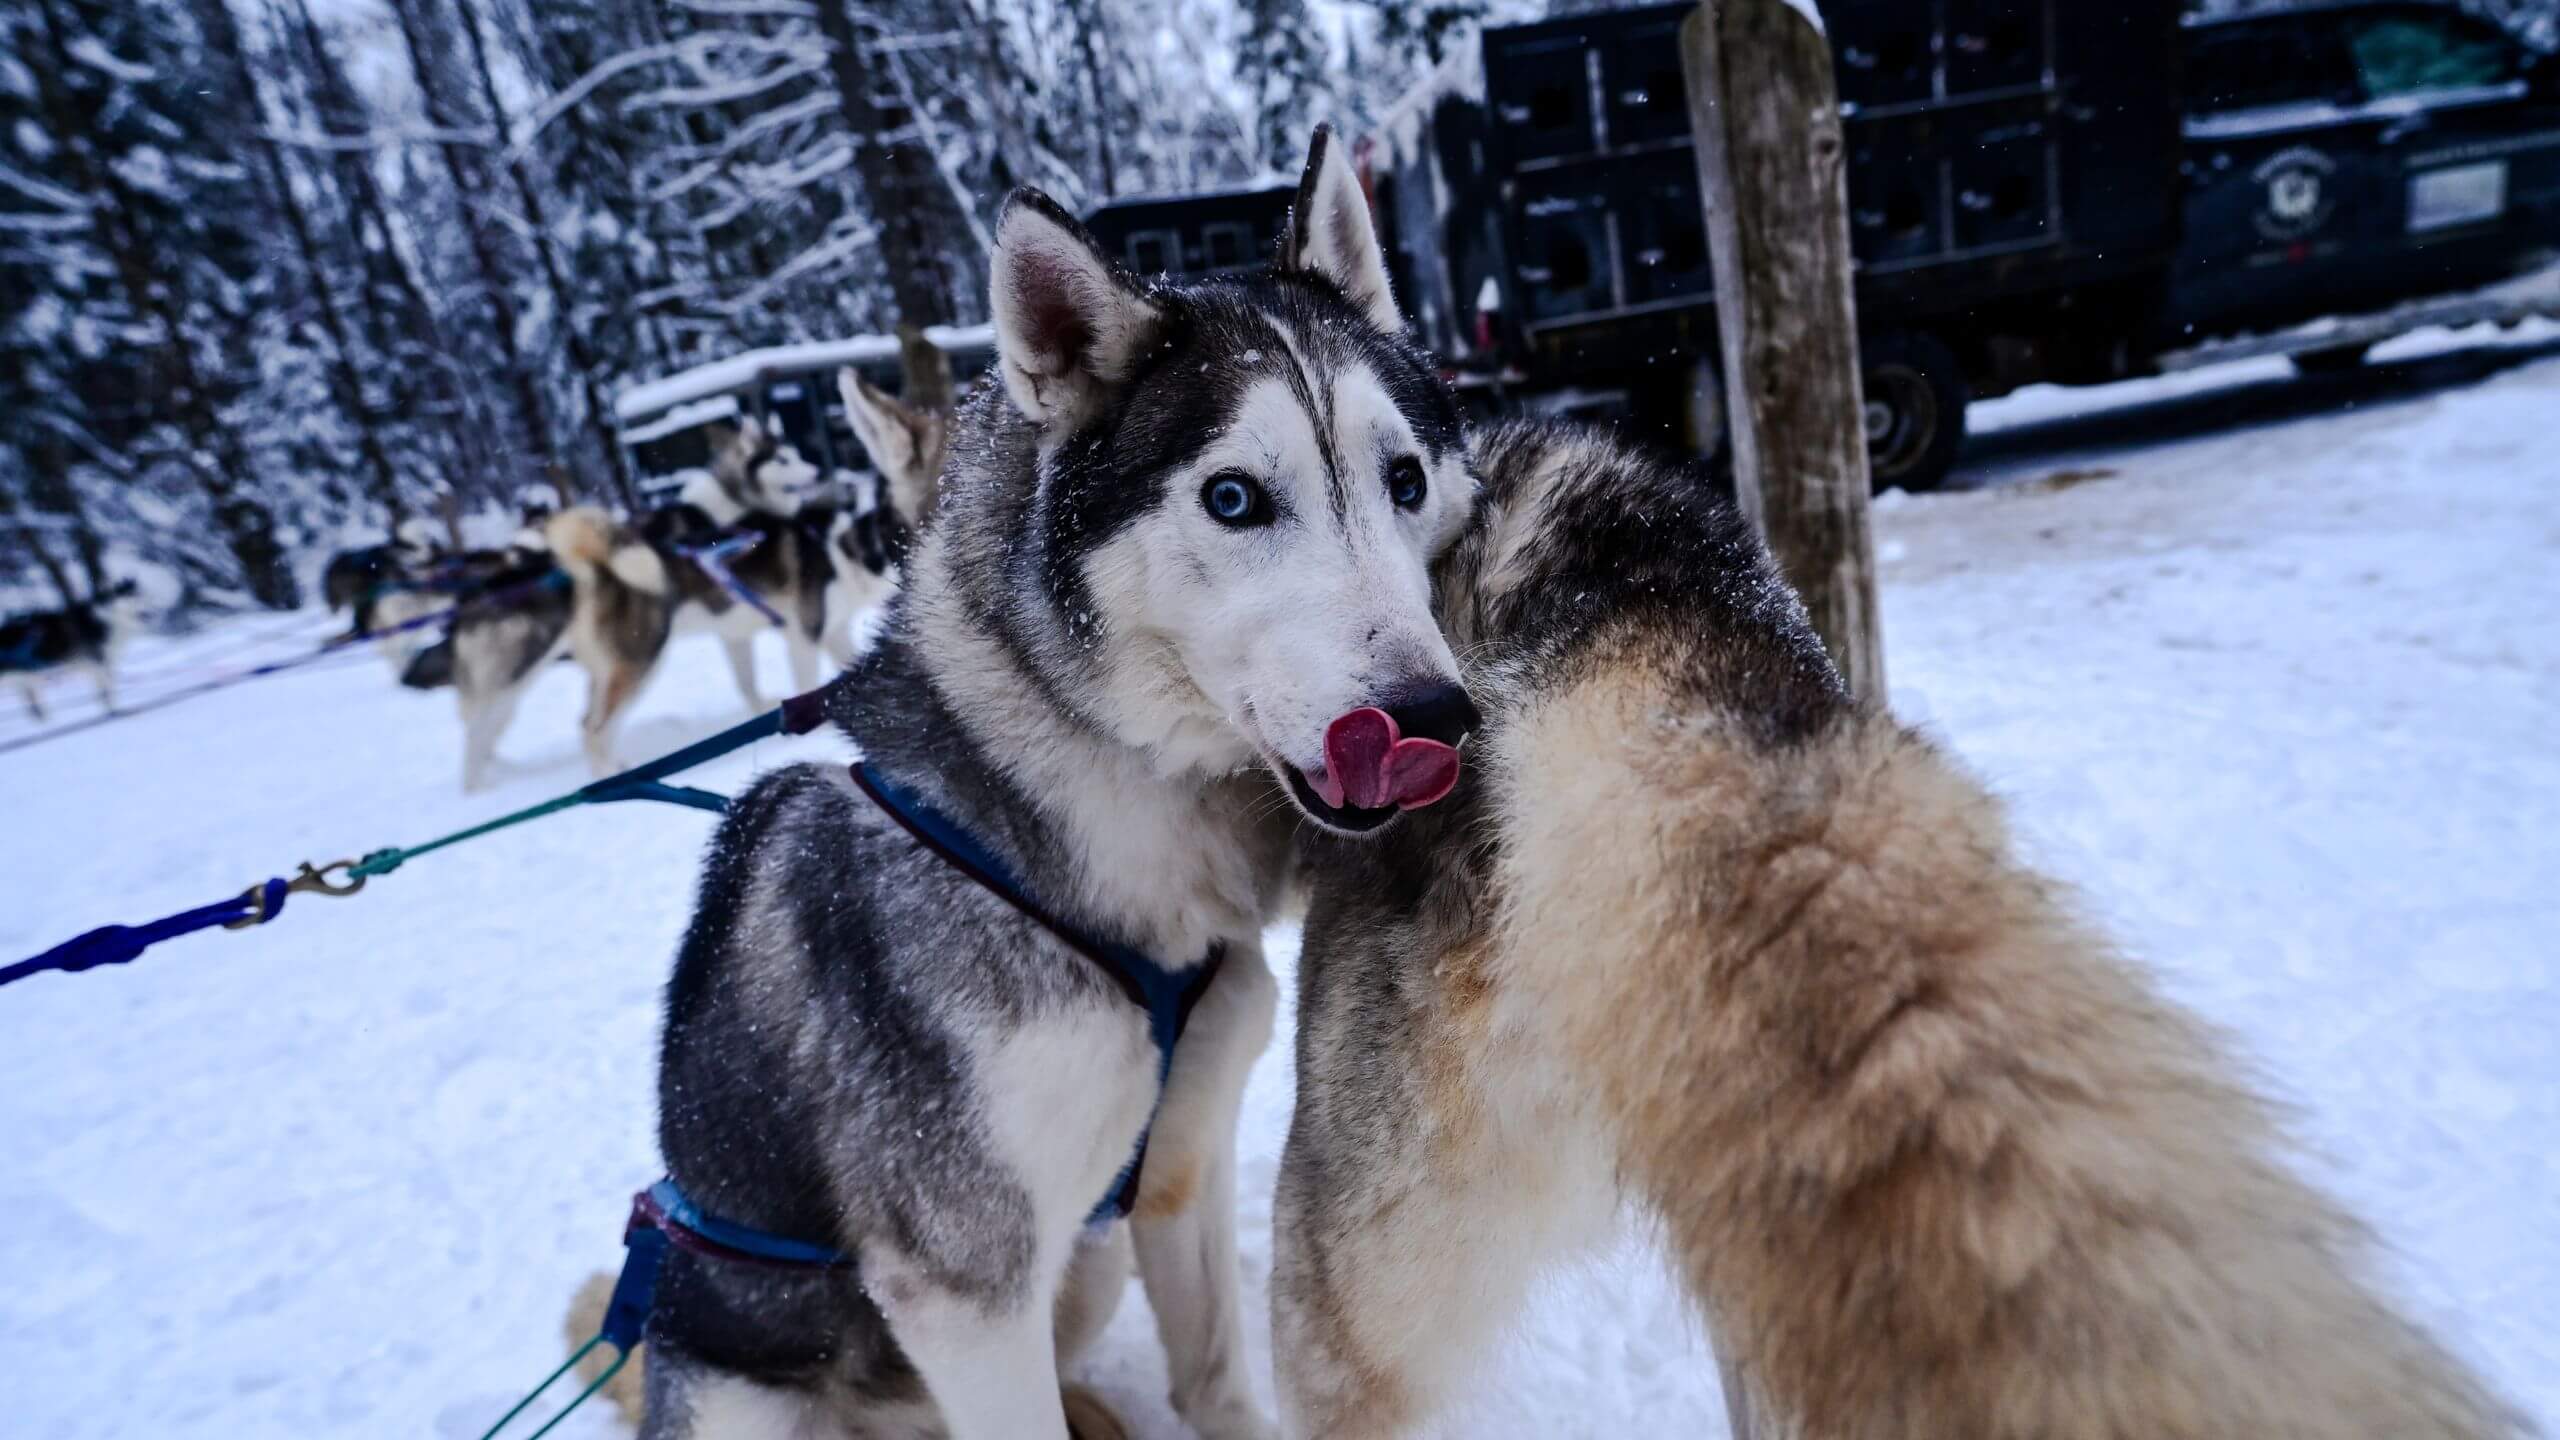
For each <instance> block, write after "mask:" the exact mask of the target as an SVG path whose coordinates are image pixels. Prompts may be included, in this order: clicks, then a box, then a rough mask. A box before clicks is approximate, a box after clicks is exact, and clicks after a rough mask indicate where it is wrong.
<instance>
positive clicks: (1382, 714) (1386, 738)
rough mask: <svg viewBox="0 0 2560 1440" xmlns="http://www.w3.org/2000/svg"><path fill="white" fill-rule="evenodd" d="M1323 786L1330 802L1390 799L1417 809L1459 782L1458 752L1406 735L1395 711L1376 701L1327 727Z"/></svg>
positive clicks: (1376, 803) (1368, 806) (1366, 805)
mask: <svg viewBox="0 0 2560 1440" xmlns="http://www.w3.org/2000/svg"><path fill="white" fill-rule="evenodd" d="M1324 763H1325V772H1326V773H1325V779H1326V781H1327V782H1329V783H1327V784H1325V785H1323V786H1321V787H1319V793H1321V792H1323V791H1332V790H1339V791H1340V792H1341V798H1339V799H1336V798H1335V797H1334V796H1333V795H1332V794H1325V795H1324V799H1325V802H1326V803H1327V804H1331V805H1344V804H1347V805H1350V806H1352V807H1353V808H1355V809H1360V810H1377V809H1383V808H1384V807H1386V806H1389V805H1398V806H1402V807H1403V808H1405V809H1407V810H1419V809H1421V808H1422V807H1423V806H1425V805H1429V804H1433V803H1435V802H1437V801H1438V800H1440V799H1441V798H1442V797H1444V796H1446V795H1447V794H1448V793H1449V792H1450V790H1452V789H1454V788H1455V787H1456V786H1457V783H1458V752H1457V751H1456V750H1455V749H1453V748H1451V747H1450V746H1447V745H1443V744H1441V743H1440V742H1439V741H1437V740H1425V739H1421V738H1420V737H1415V738H1413V739H1406V738H1405V737H1404V736H1403V735H1402V733H1401V732H1399V731H1398V730H1397V728H1396V722H1395V717H1394V716H1392V715H1389V714H1388V713H1387V712H1386V711H1384V710H1380V709H1378V708H1376V707H1375V706H1370V707H1366V708H1363V709H1359V710H1354V711H1352V712H1351V713H1350V714H1348V715H1344V716H1342V717H1341V718H1339V719H1337V720H1335V721H1334V722H1333V723H1332V724H1331V725H1329V726H1327V727H1325V732H1324Z"/></svg>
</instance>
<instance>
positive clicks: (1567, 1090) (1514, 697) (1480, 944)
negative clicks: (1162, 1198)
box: [1272, 423, 2525, 1440]
mask: <svg viewBox="0 0 2560 1440" xmlns="http://www.w3.org/2000/svg"><path fill="white" fill-rule="evenodd" d="M1475 450H1476V457H1477V459H1476V465H1477V470H1478V473H1479V474H1480V475H1481V476H1482V477H1483V480H1484V484H1485V491H1484V499H1485V508H1484V512H1483V515H1482V518H1481V521H1480V523H1479V524H1478V526H1477V527H1476V529H1475V531H1474V532H1473V534H1472V535H1471V536H1470V538H1468V539H1467V540H1466V541H1464V542H1463V543H1462V544H1461V545H1460V546H1459V547H1458V549H1457V550H1456V551H1455V552H1454V553H1453V554H1452V555H1451V557H1450V558H1449V560H1448V561H1447V562H1446V563H1445V564H1444V565H1443V566H1442V567H1441V569H1440V572H1439V579H1438V587H1439V597H1438V608H1439V613H1440V615H1441V618H1442V622H1443V624H1444V626H1445V627H1446V631H1447V635H1448V639H1449V642H1450V644H1451V645H1452V646H1453V647H1454V648H1455V649H1456V650H1457V652H1458V653H1459V654H1461V655H1465V656H1467V657H1468V680H1469V684H1470V685H1471V687H1472V688H1473V690H1474V693H1475V694H1476V695H1477V696H1478V697H1479V698H1480V699H1481V700H1482V701H1483V703H1484V705H1485V708H1486V728H1485V731H1484V733H1483V734H1482V735H1481V736H1480V737H1479V739H1480V741H1481V744H1480V746H1479V748H1478V749H1477V750H1476V752H1475V756H1474V760H1473V762H1472V763H1473V766H1474V768H1475V770H1476V776H1475V779H1474V781H1473V783H1472V784H1470V785H1467V786H1464V787H1462V788H1461V789H1460V790H1459V792H1458V793H1457V795H1456V796H1455V797H1453V799H1452V801H1451V802H1449V803H1446V804H1443V805H1441V806H1439V807H1435V808H1434V809H1433V810H1431V811H1427V812H1424V813H1423V814H1420V815H1417V816H1414V817H1413V818H1412V821H1411V822H1410V823H1408V824H1407V825H1406V826H1405V827H1404V828H1402V829H1401V830H1399V831H1398V832H1396V833H1393V834H1390V835H1388V836H1385V837H1383V838H1382V839H1380V840H1379V841H1377V842H1376V843H1374V844H1371V845H1368V846H1349V845H1343V844H1339V843H1333V842H1320V843H1319V844H1318V846H1317V849H1318V850H1319V852H1320V853H1318V854H1317V855H1316V856H1315V865H1316V870H1317V882H1316V893H1315V900H1314V904H1313V908H1312V911H1311V913H1310V915H1309V919H1308V922H1307V927H1306V939H1305V949H1304V955H1303V959H1302V961H1301V965H1300V970H1299V993H1300V1000H1299V1007H1298V1015H1299V1024H1300V1032H1299V1042H1298V1070H1297V1074H1298V1088H1297V1111H1296V1115H1295V1118H1294V1121H1293V1123H1292V1125H1291V1129H1290V1134H1289V1140H1288V1146H1287V1152H1286V1156H1285V1158H1284V1160H1283V1163H1282V1170H1281V1176H1280V1185H1279V1194H1278V1200H1277V1211H1276V1215H1275V1220H1274V1228H1275V1231H1276V1233H1277V1253H1276V1256H1275V1273H1274V1276H1273V1286H1272V1295H1273V1330H1274V1337H1275V1344H1276V1346H1277V1351H1278V1363H1279V1370H1280V1377H1281V1390H1282V1410H1283V1414H1284V1416H1285V1417H1286V1420H1287V1425H1288V1429H1289V1431H1290V1433H1291V1434H1294V1435H1302V1436H1324V1437H1328V1440H1380V1437H1388V1436H1403V1435H1409V1434H1413V1433H1415V1432H1416V1430H1417V1429H1418V1428H1419V1427H1421V1426H1423V1425H1424V1424H1426V1423H1427V1422H1428V1420H1429V1419H1430V1418H1431V1417H1432V1416H1433V1415H1434V1414H1435V1413H1436V1412H1437V1411H1438V1410H1439V1409H1440V1408H1441V1407H1442V1405H1443V1403H1444V1402H1445V1401H1446V1400H1447V1399H1448V1398H1449V1397H1450V1395H1451V1394H1452V1393H1453V1392H1454V1391H1455V1389H1456V1388H1457V1386H1458V1385H1459V1383H1460V1381H1461V1380H1462V1379H1463V1378H1464V1376H1465V1374H1466V1372H1467V1369H1468V1367H1469V1366H1470V1364H1471V1363H1472V1362H1474V1361H1475V1360H1476V1359H1478V1358H1479V1357H1480V1356H1481V1355H1482V1353H1483V1351H1484V1350H1485V1349H1486V1348H1487V1347H1488V1345H1490V1343H1491V1342H1492V1341H1493V1339H1494V1338H1495V1336H1496V1335H1497V1333H1498V1332H1499V1331H1500V1330H1501V1329H1502V1327H1503V1326H1504V1324H1505V1322H1506V1321H1507V1320H1508V1319H1509V1318H1510V1317H1511V1316H1512V1315H1513V1314H1514V1313H1516V1311H1517V1309H1518V1308H1519V1305H1520V1303H1521V1300H1522V1296H1523V1293H1524V1291H1525V1289H1526V1288H1527V1286H1528V1284H1529V1282H1530V1281H1531V1279H1532V1278H1533V1277H1534V1276H1535V1275H1536V1274H1537V1273H1538V1272H1539V1270H1540V1269H1541V1268H1542V1266H1543V1265H1544V1263H1545V1262H1546V1261H1548V1260H1549V1259H1550V1258H1552V1257H1555V1256H1558V1255H1560V1254H1562V1253H1564V1252H1566V1251H1568V1250H1570V1249H1572V1248H1574V1247H1575V1246H1577V1245H1579V1244H1581V1243H1583V1242H1585V1241H1588V1240H1591V1239H1593V1238H1596V1237H1597V1236H1598V1235H1600V1234H1602V1233H1605V1232H1606V1230H1607V1229H1608V1227H1609V1222H1610V1220H1611V1217H1612V1216H1613V1214H1614V1212H1615V1210H1616V1208H1617V1204H1618V1201H1619V1200H1620V1198H1621V1197H1622V1196H1623V1197H1625V1198H1627V1199H1631V1200H1633V1201H1635V1202H1636V1203H1637V1204H1638V1205H1639V1206H1640V1207H1642V1208H1643V1209H1644V1210H1646V1211H1649V1212H1650V1213H1651V1214H1652V1215H1653V1216H1654V1217H1656V1218H1657V1219H1658V1220H1659V1222H1660V1224H1661V1226H1662V1230H1663V1233H1664V1235H1665V1238H1666V1240H1667V1242H1668V1248H1669V1250H1670V1253H1671V1257H1672V1260H1673V1263H1674V1265H1675V1266H1676V1268H1677V1270H1678V1273H1679V1277H1680V1279H1681V1281H1682V1282H1683V1283H1684V1284H1685V1286H1686V1288H1687V1290H1688V1293H1689V1295H1690V1297H1691V1298H1692V1299H1693V1300H1694V1301H1695V1302H1696V1304H1697V1306H1698V1309H1699V1312H1700V1315H1701V1317H1702V1318H1703V1319H1704V1320H1705V1321H1706V1323H1707V1326H1708V1328H1709V1329H1710V1330H1711V1331H1712V1333H1713V1335H1714V1337H1715V1340H1716V1342H1717V1345H1718V1348H1719V1350H1720V1351H1721V1352H1722V1354H1723V1355H1724V1357H1725V1359H1726V1360H1727V1362H1728V1364H1729V1369H1728V1376H1729V1377H1732V1376H1736V1375H1738V1376H1739V1377H1740V1382H1741V1383H1740V1385H1739V1387H1738V1388H1739V1389H1740V1390H1741V1392H1742V1393H1744V1394H1747V1395H1748V1396H1749V1397H1750V1401H1751V1408H1752V1409H1753V1410H1754V1411H1755V1412H1756V1413H1757V1415H1758V1417H1759V1423H1760V1425H1761V1427H1762V1429H1763V1431H1764V1433H1772V1434H1777V1435H1784V1436H1797V1437H1806V1440H1920V1437H1964V1440H2240V1437H2273V1436H2285V1437H2290V1440H2457V1437H2458V1440H2491V1437H2509V1436H2516V1435H2519V1434H2521V1433H2523V1432H2524V1430H2525V1426H2524V1425H2523V1424H2522V1422H2520V1421H2519V1419H2518V1418H2517V1417H2516V1416H2515V1415H2514V1414H2513V1413H2511V1412H2510V1411H2509V1410H2508V1409H2507V1408H2506V1407H2505V1406H2504V1405H2503V1404H2502V1403H2501V1402H2500V1401H2499V1400H2498V1399H2496V1398H2495V1397H2493V1396H2492V1395H2491V1394H2490V1393H2489V1392H2488V1391H2487V1390H2486V1389H2485V1388H2484V1387H2483V1385H2482V1384H2481V1382H2480V1381H2479V1380H2478V1379H2476V1378H2475V1377H2474V1376H2473V1375H2472V1374H2471V1373H2470V1372H2469V1371H2468V1370H2467V1369H2466V1368H2465V1367H2464V1366H2463V1365H2462V1364H2461V1363H2460V1362H2459V1361H2458V1360H2456V1359H2455V1358H2454V1357H2453V1356H2452V1355H2450V1354H2448V1353H2447V1352H2446V1350H2445V1349H2444V1348H2443V1347H2442V1346H2440V1345H2439V1344H2437V1343H2436V1341H2434V1340H2433V1339H2431V1338H2430V1337H2429V1336H2427V1335H2426V1334H2425V1333H2424V1332H2423V1331H2421V1330H2420V1329H2419V1328H2418V1327H2417V1326H2416V1325H2414V1324H2412V1323H2410V1322H2409V1321H2408V1320H2407V1319H2406V1318H2404V1317H2403V1316H2401V1315H2400V1314H2398V1313H2396V1312H2395V1310H2394V1308H2393V1306H2392V1305H2391V1304H2390V1302H2389V1301H2388V1300H2387V1299H2386V1298H2385V1296H2384V1295H2383V1294H2382V1293H2381V1292H2380V1291H2379V1289H2378V1288H2377V1286H2376V1284H2375V1282H2374V1280H2373V1278H2372V1276H2371V1271H2370V1261H2369V1256H2368V1248H2369V1247H2368V1241H2367V1237H2366V1235H2365V1232H2364V1231H2363V1230H2362V1228H2361V1227H2360V1226H2358V1225H2357V1223H2356V1222H2355V1221H2354V1220H2353V1219H2351V1218H2350V1217H2348V1216H2347V1215H2345V1214H2344V1213H2342V1212H2341V1211H2340V1210H2339V1209H2338V1207H2337V1206H2336V1205H2334V1204H2332V1203H2331V1202H2330V1201H2329V1200H2327V1199H2326V1198H2324V1197H2323V1196H2321V1195H2319V1194H2318V1193H2316V1192H2314V1191H2313V1190H2312V1189H2311V1188H2310V1187H2309V1186H2308V1185H2306V1184H2304V1183H2303V1181H2302V1180H2301V1179H2300V1178H2298V1177H2297V1176H2296V1174H2295V1173H2294V1171H2293V1169H2292V1168H2291V1166H2290V1165H2289V1164H2288V1163H2287V1157H2286V1146H2285V1142H2284V1139H2283V1137H2282V1135H2281V1133H2280V1131H2279V1127H2278V1125H2277V1123H2276V1120H2275V1117H2274V1116H2273V1114H2272V1113H2271V1112H2270V1109H2269V1107H2268V1105H2267V1104H2266V1102H2265V1101H2263V1100H2261V1099H2260V1098H2259V1097H2258V1096H2257V1095H2255V1094H2253V1093H2252V1092H2251V1091H2250V1089H2249V1088H2248V1087H2247V1086H2246V1085H2245V1084H2244V1083H2243V1081H2242V1079H2241V1078H2240V1071H2239V1067H2238V1066H2237V1065H2236V1064H2235V1063H2234V1061H2233V1059H2232V1058H2231V1056H2230V1054H2229V1053H2228V1049H2227V1046H2226V1045H2225V1043H2224V1042H2223V1041H2222V1040H2221V1038H2220V1037H2218V1036H2216V1035H2215V1034H2213V1033H2212V1032H2211V1031H2210V1030H2209V1029H2208V1028H2207V1027H2206V1026H2205V1025H2204V1024H2203V1023H2201V1022H2200V1021H2198V1020H2197V1019H2196V1018H2195V1017H2194V1016H2192V1015H2190V1014H2188V1013H2186V1012H2185V1011H2183V1010H2182V1009H2180V1008H2179V1007H2178V1006H2177V1005H2175V1004H2174V1003H2172V1002H2171V1001H2169V1000H2168V999H2167V998H2166V997H2164V996H2163V995H2162V994H2161V993H2160V991H2159V987H2158V986H2157V984H2156V983H2155V982H2154V981H2153V979H2152V978H2151V977H2150V976H2149V975H2147V974H2146V973H2144V972H2143V971H2142V970H2140V969H2138V968H2136V967H2135V966H2133V965H2132V964H2130V963H2128V962H2127V961H2126V960H2124V959H2123V958H2122V957H2121V956H2119V955H2118V953H2117V952H2116V951H2115V949H2114V948H2113V947H2112V946H2111V945H2110V944H2109V943H2108V942H2107V941H2106V940H2105V939H2104V938H2103V937H2102V936H2101V935H2099V934H2098V933H2097V932H2096V931H2095V930H2094V929H2093V928H2092V927H2091V926H2090V925H2089V924H2088V923H2087V922H2086V921H2085V920H2084V919H2082V918H2081V917H2080V916H2079V915H2078V914H2077V913H2076V911H2075V907H2074V905H2073V904H2072V902H2071V900H2070V898H2069V897H2068V896H2067V895H2066V894H2064V893H2063V892H2062V890H2061V888H2060V887H2059V886H2057V885H2056V884H2054V883H2053V882H2052V881H2050V880H2048V879H2046V878H2045V877H2043V876H2041V875H2039V874H2037V873H2036V872H2034V871H2033V870H2031V869H2029V868H2027V867H2026V866H2025V865H2024V864H2023V863H2021V862H2020V860H2019V859H2018V858H2017V854H2016V850H2015V847H2014V845H2013V844H2012V842H2011V840H2010V837H2009V834H2008V830H2007V825H2006V822H2005V820H2004V819H2003V816H2002V814H2001V809H2000V805H1999V803H1998V802H1997V801H1996V800H1995V799H1994V798H1993V797H1992V796H1991V795H1990V793H1989V792H1988V791H1987V790H1986V789H1985V788H1984V787H1983V785H1982V783H1981V782H1980V781H1978V780H1977V779H1975V778H1974V777H1973V776H1972V775H1970V774H1968V773H1967V772H1966V771H1965V770H1964V769H1963V768H1962V767H1961V766H1959V765H1958V764H1956V763H1955V762H1954V761H1953V760H1951V759H1950V758H1949V757H1948V756H1946V755H1945V754H1943V753H1941V752H1940V751H1939V750H1938V749H1937V748H1936V747H1935V746H1933V745H1931V744H1930V743H1929V742H1928V741H1926V740H1924V739H1922V738H1921V737H1919V736H1917V735H1915V734H1913V733H1912V732H1910V731H1908V730H1906V729H1904V728H1903V727H1901V726H1900V725H1898V724H1896V723H1895V722H1894V721H1893V719H1892V718H1891V717H1890V716H1889V715H1887V714H1885V713H1884V712H1882V711H1881V710H1879V709H1876V708H1874V707H1872V706H1868V705H1862V704H1860V703H1859V702H1858V701H1857V700H1856V699H1855V698H1854V697H1852V696H1851V695H1849V694H1848V693H1847V691H1846V690H1845V688H1844V687H1843V685H1842V684H1841V681H1840V678H1839V676H1838V674H1837V673H1836V671H1835V670H1834V669H1833V667H1832V666H1831V664H1830V662H1829V660H1828V658H1827V657H1826V656H1825V654H1824V652H1823V650H1822V647H1821V645H1820V642H1819V641H1818V640H1817V639H1816V637H1815V636H1814V634H1813V631H1812V629H1811V627H1810V625H1809V624H1808V623H1807V621H1806V618H1805V615H1804V611H1803V608H1802V606H1801V605H1800V604H1799V603H1798V601H1797V600H1796V598H1795V596H1794V595H1793V593H1792V592H1791V591H1789V590H1788V589H1787V587H1786V586H1785V584H1784V583H1783V582H1782V581H1781V580H1780V579H1779V577H1778V576H1777V574H1776V572H1775V570H1774V567H1773V566H1772V565H1771V564H1770V562H1769V561H1768V559H1767V557H1766V555H1765V554H1764V553H1763V552H1762V550H1761V549H1760V547H1759V544H1758V542H1757V541H1756V540H1755V539H1754V538H1753V537H1752V535H1751V533H1750V531H1749V530H1748V528H1747V527H1746V526H1745V524H1744V522H1743V521H1742V519H1741V517H1740V516H1739V515H1738V514H1737V513H1736V512H1735V511H1734V509H1733V508H1732V507H1731V506H1730V505H1728V504H1726V503H1724V502H1723V501H1721V500H1718V499H1714V498H1711V497H1710V496H1709V494H1708V490H1707V486H1706V484H1705V482H1704V480H1703V478H1702V477H1700V476H1697V475H1695V474H1693V473H1691V472H1689V471H1687V470H1685V469H1680V468H1675V467H1673V466H1670V465H1668V464H1662V463H1656V462H1654V461H1652V460H1649V459H1644V458H1639V457H1636V456H1633V455H1631V454H1629V453H1628V452H1627V451H1625V450H1623V449H1621V448H1620V447H1619V446H1618V445H1616V444H1615V443H1614V442H1612V441H1611V440H1609V439H1607V438H1606V437H1604V436H1602V435H1600V434H1598V433H1596V432H1590V431H1584V430H1577V429H1571V428H1566V427H1562V426H1555V425H1545V424H1538V423H1513V424H1509V425H1504V426H1500V427H1496V428H1494V429H1492V430H1490V431H1489V432H1487V433H1485V434H1483V435H1482V436H1480V437H1479V438H1478V439H1477V441H1476V445H1475Z"/></svg>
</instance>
